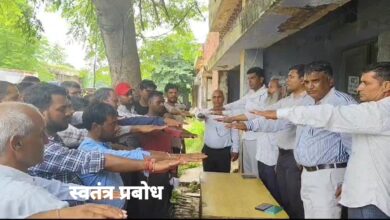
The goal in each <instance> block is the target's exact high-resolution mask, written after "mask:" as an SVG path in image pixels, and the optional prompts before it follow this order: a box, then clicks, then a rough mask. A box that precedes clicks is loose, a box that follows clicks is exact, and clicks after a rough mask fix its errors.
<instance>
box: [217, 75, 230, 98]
mask: <svg viewBox="0 0 390 220" xmlns="http://www.w3.org/2000/svg"><path fill="white" fill-rule="evenodd" d="M218 87H219V89H220V90H222V92H223V94H224V95H225V102H224V104H227V96H228V72H227V71H220V72H219V86H218Z"/></svg>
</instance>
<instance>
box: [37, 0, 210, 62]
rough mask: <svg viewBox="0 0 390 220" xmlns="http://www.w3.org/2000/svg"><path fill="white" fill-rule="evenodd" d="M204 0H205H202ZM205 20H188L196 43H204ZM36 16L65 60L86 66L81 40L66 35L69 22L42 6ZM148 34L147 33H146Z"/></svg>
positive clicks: (45, 33) (205, 35) (206, 24)
mask: <svg viewBox="0 0 390 220" xmlns="http://www.w3.org/2000/svg"><path fill="white" fill-rule="evenodd" d="M202 1H206V0H202ZM204 16H205V21H203V20H202V21H190V26H191V29H192V31H193V33H194V35H195V38H196V41H197V42H198V43H204V42H205V40H206V37H207V33H208V30H209V24H208V14H205V15H204ZM37 18H38V19H39V20H40V21H41V22H42V26H43V29H44V34H43V35H44V36H45V37H46V38H47V39H48V41H49V42H50V43H52V44H58V45H60V46H61V47H63V48H64V49H65V53H66V62H67V63H69V64H71V65H72V66H74V67H76V68H77V69H82V68H84V67H86V65H87V63H86V62H85V61H84V57H85V50H84V47H83V42H77V41H74V40H73V39H72V37H71V36H68V35H67V32H68V30H69V27H70V25H69V23H67V21H66V20H65V19H63V18H62V17H61V14H60V13H59V12H54V13H53V12H46V11H45V10H44V9H43V7H42V8H40V9H39V10H38V13H37ZM165 32H167V30H163V29H161V30H157V31H154V32H153V33H151V34H150V35H152V36H154V35H159V34H161V33H165ZM147 35H149V34H147Z"/></svg>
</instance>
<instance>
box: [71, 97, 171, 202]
mask: <svg viewBox="0 0 390 220" xmlns="http://www.w3.org/2000/svg"><path fill="white" fill-rule="evenodd" d="M83 122H84V125H85V127H86V128H87V130H88V137H87V138H86V139H85V140H84V141H83V142H82V143H81V145H80V147H79V150H83V151H98V152H100V153H104V154H110V155H114V156H118V157H124V158H128V159H135V160H143V159H144V158H145V157H147V156H150V152H147V151H143V150H140V149H136V150H132V151H125V150H121V151H117V150H113V149H112V148H111V146H110V145H109V144H107V142H109V141H112V139H113V138H114V137H115V133H116V132H117V128H118V125H117V111H116V110H115V109H114V108H113V107H112V106H110V105H108V104H106V103H94V104H91V105H90V106H89V107H88V108H87V109H86V110H85V111H84V114H83ZM160 163H161V164H162V163H164V164H165V163H167V161H164V160H163V161H159V162H156V163H155V164H154V167H155V168H156V170H158V165H159V164H160ZM151 171H152V172H153V170H151ZM80 178H81V180H82V182H83V184H84V185H88V186H97V185H98V184H99V185H100V186H114V187H115V188H116V190H118V188H119V187H120V186H123V181H122V178H121V176H120V174H119V173H115V172H110V171H106V170H101V171H99V172H97V173H89V174H84V175H80ZM98 203H103V204H109V205H112V206H116V207H119V208H122V207H123V206H124V204H125V201H124V200H102V201H99V202H98Z"/></svg>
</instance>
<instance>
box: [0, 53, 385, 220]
mask: <svg viewBox="0 0 390 220" xmlns="http://www.w3.org/2000/svg"><path fill="white" fill-rule="evenodd" d="M287 76H288V77H287V79H283V78H280V77H273V78H271V79H270V80H269V82H268V83H267V86H266V83H265V73H264V70H263V69H262V68H259V67H253V68H250V69H249V70H248V71H247V78H248V85H249V88H250V90H249V92H248V93H247V94H246V95H245V96H243V97H242V98H241V99H239V100H237V101H235V102H233V103H229V104H224V103H225V98H224V97H225V94H224V93H223V91H221V90H215V91H214V92H213V93H212V97H211V98H212V99H211V100H212V107H211V108H209V109H200V110H198V111H196V113H195V115H196V117H197V118H198V119H200V120H204V121H205V135H204V147H203V149H202V153H198V154H184V153H185V146H184V142H183V138H186V137H193V136H194V135H193V134H191V133H190V132H188V131H186V130H184V129H183V128H182V126H181V125H182V124H183V122H184V119H185V117H188V116H191V114H190V113H189V112H188V111H187V109H186V106H184V105H182V104H179V103H178V92H179V89H178V87H177V86H176V85H173V84H168V85H167V86H166V87H165V90H164V93H163V92H158V91H156V88H157V87H156V85H155V84H154V83H153V81H150V80H143V81H142V82H141V83H140V85H138V86H137V87H136V89H133V87H132V86H131V85H130V84H128V83H125V82H121V83H119V84H117V86H116V87H115V88H113V89H112V88H101V89H98V90H97V91H96V92H95V93H94V94H92V95H88V96H87V97H81V94H82V90H81V87H80V85H79V84H77V83H75V82H63V83H62V84H61V86H56V85H51V84H46V83H41V82H39V81H37V80H36V79H33V80H31V79H30V80H26V81H22V82H21V83H19V84H17V85H13V84H11V83H8V82H0V101H1V103H0V112H1V114H0V130H1V132H0V170H1V171H0V192H1V194H2V200H0V217H52V218H60V217H62V218H66V217H75V216H79V217H109V218H125V217H127V215H129V217H134V218H141V217H152V218H164V217H165V218H168V217H171V216H169V209H170V203H169V198H170V197H171V194H172V185H174V182H175V177H177V169H176V168H177V166H178V165H179V164H182V163H185V162H188V161H199V160H203V170H204V171H208V172H226V173H229V172H231V161H235V160H237V159H238V158H240V162H241V164H242V171H243V172H244V173H245V174H247V175H254V176H257V177H258V178H259V179H260V180H261V181H262V182H263V183H264V185H265V186H266V188H267V189H268V190H269V191H270V193H271V194H272V196H273V197H274V198H275V200H276V201H277V202H278V203H279V204H280V205H281V206H282V207H283V208H284V209H285V210H286V212H287V213H288V215H289V216H290V217H291V218H341V216H342V207H345V209H344V210H347V213H346V214H347V216H348V218H389V217H390V163H388V158H390V148H389V143H390V117H389V116H390V114H389V113H390V98H389V96H390V63H389V62H380V63H376V64H373V65H370V66H368V67H367V69H365V70H364V71H363V72H362V73H361V83H360V85H359V86H358V88H357V92H358V94H359V98H360V100H355V99H354V98H353V97H351V96H350V95H348V94H346V93H343V92H341V91H338V90H336V88H335V80H337V79H336V78H334V73H333V69H332V67H331V64H330V63H328V62H326V61H314V62H311V63H308V64H298V65H294V66H292V67H291V68H289V69H288V75H287ZM164 94H165V96H166V97H164ZM165 98H166V101H165ZM241 130H242V131H243V134H242V135H240V132H241ZM240 136H241V139H242V140H240ZM240 143H242V147H240ZM141 181H146V182H147V183H148V184H149V185H152V186H164V192H163V199H162V200H153V199H150V200H143V201H139V200H127V201H126V200H120V199H118V198H116V199H114V200H97V201H96V200H95V201H90V200H88V201H75V200H72V199H71V198H70V197H69V193H67V191H66V190H68V188H69V186H72V185H74V184H76V185H84V186H96V185H97V184H98V183H100V184H102V185H105V186H115V187H119V186H123V185H125V186H139V185H140V182H141ZM232 189H233V190H234V186H232ZM252 196H256V195H252ZM86 203H87V204H86ZM97 204H98V205H97ZM123 209H126V210H127V212H126V211H123ZM343 217H345V215H344V216H343Z"/></svg>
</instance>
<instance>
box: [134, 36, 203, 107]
mask: <svg viewBox="0 0 390 220" xmlns="http://www.w3.org/2000/svg"><path fill="white" fill-rule="evenodd" d="M199 48H200V45H199V44H198V43H196V42H195V37H194V35H193V33H192V32H187V33H178V32H174V33H172V34H170V35H168V36H166V37H164V38H162V39H158V40H150V41H145V42H144V44H143V45H142V47H141V49H140V58H141V70H142V73H143V78H150V79H153V80H154V81H155V82H156V84H157V86H158V88H159V89H160V90H162V89H164V87H165V85H166V84H167V83H169V82H171V83H175V84H177V85H179V90H180V91H181V93H182V96H183V102H184V103H186V104H188V100H189V95H190V94H191V91H192V84H193V79H194V67H193V65H194V60H195V58H196V56H197V55H198V53H199Z"/></svg>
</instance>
